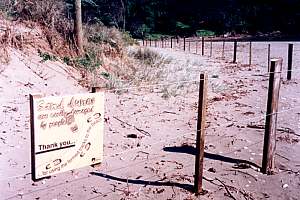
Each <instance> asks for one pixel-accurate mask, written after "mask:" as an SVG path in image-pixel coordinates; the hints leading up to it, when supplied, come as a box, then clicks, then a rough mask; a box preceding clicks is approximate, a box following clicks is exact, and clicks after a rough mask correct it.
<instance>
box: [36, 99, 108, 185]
mask: <svg viewBox="0 0 300 200" xmlns="http://www.w3.org/2000/svg"><path fill="white" fill-rule="evenodd" d="M32 105H33V111H32V112H31V113H33V116H31V117H32V121H33V122H32V123H33V124H34V127H33V129H34V133H33V134H34V140H33V141H34V144H33V159H34V162H33V163H34V166H33V167H34V169H35V172H34V173H33V174H35V176H34V179H40V178H43V177H47V176H51V175H54V174H57V173H60V172H65V171H69V170H73V169H76V168H80V167H84V166H89V165H92V164H96V163H99V162H102V159H103V126H104V121H103V120H104V94H103V93H93V94H84V95H82V94H81V95H75V96H64V97H47V98H33V102H32Z"/></svg>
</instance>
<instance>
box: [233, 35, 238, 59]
mask: <svg viewBox="0 0 300 200" xmlns="http://www.w3.org/2000/svg"><path fill="white" fill-rule="evenodd" d="M236 50H237V40H234V43H233V63H236Z"/></svg>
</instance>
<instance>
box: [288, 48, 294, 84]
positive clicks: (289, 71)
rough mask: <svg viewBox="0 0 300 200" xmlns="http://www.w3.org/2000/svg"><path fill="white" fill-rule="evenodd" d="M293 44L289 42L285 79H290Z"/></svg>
mask: <svg viewBox="0 0 300 200" xmlns="http://www.w3.org/2000/svg"><path fill="white" fill-rule="evenodd" d="M293 46H294V45H293V44H289V51H288V71H287V80H291V79H292V65H293Z"/></svg>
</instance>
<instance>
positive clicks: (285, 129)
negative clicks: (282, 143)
mask: <svg viewBox="0 0 300 200" xmlns="http://www.w3.org/2000/svg"><path fill="white" fill-rule="evenodd" d="M247 128H254V129H265V126H264V125H255V124H248V125H247ZM277 131H281V132H284V133H289V134H293V135H296V136H299V137H300V135H299V134H297V133H296V132H295V131H294V130H293V129H291V128H277Z"/></svg>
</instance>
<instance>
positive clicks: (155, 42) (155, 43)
mask: <svg viewBox="0 0 300 200" xmlns="http://www.w3.org/2000/svg"><path fill="white" fill-rule="evenodd" d="M154 45H155V47H157V39H156V40H155V41H154Z"/></svg>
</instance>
